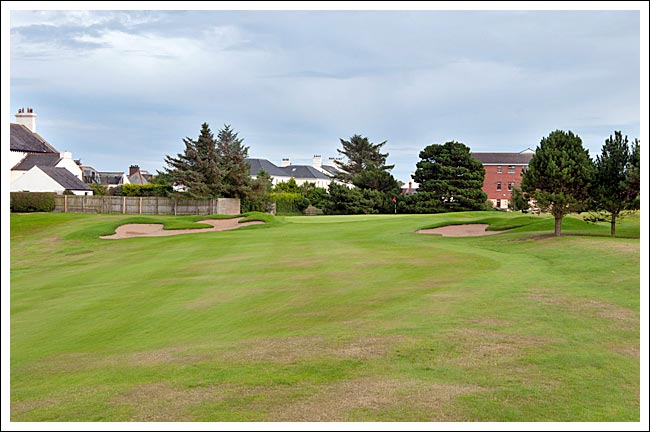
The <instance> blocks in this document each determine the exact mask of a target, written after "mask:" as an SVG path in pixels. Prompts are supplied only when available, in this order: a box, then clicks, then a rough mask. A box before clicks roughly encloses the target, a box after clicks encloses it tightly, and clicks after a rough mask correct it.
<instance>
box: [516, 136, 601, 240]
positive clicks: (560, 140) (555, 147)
mask: <svg viewBox="0 0 650 432" xmlns="http://www.w3.org/2000/svg"><path fill="white" fill-rule="evenodd" d="M593 172H594V166H593V162H592V160H591V158H590V157H589V152H588V151H587V150H586V149H585V148H584V147H583V146H582V140H581V139H580V137H579V136H578V135H575V134H574V133H573V132H571V131H569V132H564V131H561V130H556V131H554V132H551V133H550V134H549V136H548V137H545V138H542V140H541V142H540V144H539V146H538V147H537V149H536V150H535V154H534V155H533V158H532V159H531V160H530V163H529V164H528V169H527V170H526V171H524V174H523V176H522V180H521V189H522V190H523V191H524V192H526V193H528V194H529V195H530V196H531V197H532V198H534V199H535V203H536V205H537V206H538V207H539V208H540V209H541V210H542V211H546V212H550V213H551V214H552V215H553V216H554V217H555V235H556V236H559V235H560V234H561V231H562V219H563V218H564V216H565V215H567V214H569V213H572V212H576V211H582V210H585V209H586V207H587V203H588V200H589V192H590V187H591V180H592V177H593Z"/></svg>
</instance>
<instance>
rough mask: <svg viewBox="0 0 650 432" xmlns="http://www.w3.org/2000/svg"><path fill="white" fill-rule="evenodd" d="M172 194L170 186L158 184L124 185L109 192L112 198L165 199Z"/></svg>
mask: <svg viewBox="0 0 650 432" xmlns="http://www.w3.org/2000/svg"><path fill="white" fill-rule="evenodd" d="M172 192H173V188H172V187H171V186H170V185H159V184H144V185H141V184H124V185H121V186H118V187H116V188H113V189H112V190H111V192H110V194H111V195H114V196H130V197H151V196H158V197H167V196H169V195H170V194H171V193H172Z"/></svg>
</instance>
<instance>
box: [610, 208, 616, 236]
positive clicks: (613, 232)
mask: <svg viewBox="0 0 650 432" xmlns="http://www.w3.org/2000/svg"><path fill="white" fill-rule="evenodd" d="M609 226H610V230H609V236H610V237H612V238H614V237H616V213H614V212H612V220H611V222H610V223H609Z"/></svg>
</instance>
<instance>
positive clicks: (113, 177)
mask: <svg viewBox="0 0 650 432" xmlns="http://www.w3.org/2000/svg"><path fill="white" fill-rule="evenodd" d="M97 175H98V176H99V183H100V184H103V185H120V184H122V177H123V176H124V172H120V171H97Z"/></svg>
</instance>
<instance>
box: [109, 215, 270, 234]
mask: <svg viewBox="0 0 650 432" xmlns="http://www.w3.org/2000/svg"><path fill="white" fill-rule="evenodd" d="M242 219H244V218H241V217H240V218H233V219H206V220H202V221H199V222H200V223H204V224H208V225H212V228H193V229H177V230H165V229H163V227H164V225H163V224H125V225H120V226H119V227H117V229H115V234H111V235H106V236H101V237H100V238H102V239H125V238H133V237H163V236H172V235H179V234H198V233H204V232H213V231H227V230H233V229H237V228H241V227H244V226H249V225H259V224H263V223H264V222H262V221H250V222H241V223H240V222H239V221H241V220H242Z"/></svg>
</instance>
